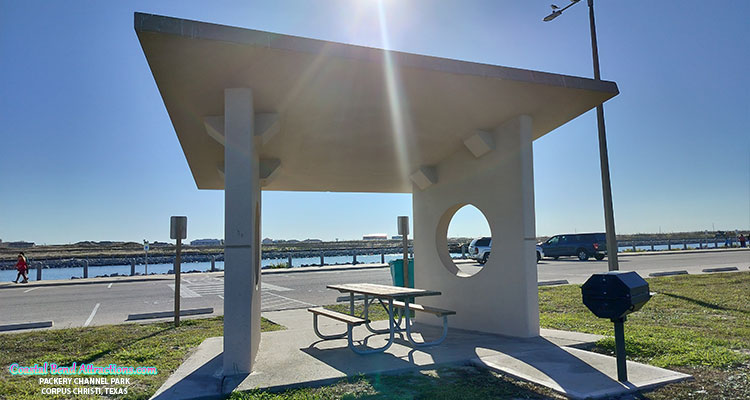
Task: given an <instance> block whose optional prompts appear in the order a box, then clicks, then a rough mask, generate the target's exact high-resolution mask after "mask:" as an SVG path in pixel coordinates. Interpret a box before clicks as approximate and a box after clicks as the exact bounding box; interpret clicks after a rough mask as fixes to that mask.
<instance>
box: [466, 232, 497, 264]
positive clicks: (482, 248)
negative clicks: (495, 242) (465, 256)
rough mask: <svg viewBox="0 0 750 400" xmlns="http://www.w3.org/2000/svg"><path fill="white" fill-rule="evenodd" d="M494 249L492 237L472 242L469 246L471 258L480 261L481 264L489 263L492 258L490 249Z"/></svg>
mask: <svg viewBox="0 0 750 400" xmlns="http://www.w3.org/2000/svg"><path fill="white" fill-rule="evenodd" d="M491 248H492V238H491V237H481V238H477V239H474V240H472V241H471V243H470V244H469V258H471V259H474V260H476V261H478V262H479V263H480V264H484V263H486V262H487V259H488V258H489V257H490V249H491Z"/></svg>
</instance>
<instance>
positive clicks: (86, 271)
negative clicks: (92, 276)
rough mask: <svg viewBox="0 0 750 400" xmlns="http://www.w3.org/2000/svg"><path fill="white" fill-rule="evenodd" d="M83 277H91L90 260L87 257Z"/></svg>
mask: <svg viewBox="0 0 750 400" xmlns="http://www.w3.org/2000/svg"><path fill="white" fill-rule="evenodd" d="M83 277H84V278H88V277H89V260H88V259H86V261H85V262H84V263H83Z"/></svg>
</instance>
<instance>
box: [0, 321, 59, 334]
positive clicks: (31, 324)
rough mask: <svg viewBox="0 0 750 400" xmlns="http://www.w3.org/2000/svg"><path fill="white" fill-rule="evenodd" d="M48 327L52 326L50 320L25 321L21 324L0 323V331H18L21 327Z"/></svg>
mask: <svg viewBox="0 0 750 400" xmlns="http://www.w3.org/2000/svg"><path fill="white" fill-rule="evenodd" d="M50 327H52V321H44V322H26V323H23V324H9V325H0V332H8V331H20V330H23V329H37V328H50Z"/></svg>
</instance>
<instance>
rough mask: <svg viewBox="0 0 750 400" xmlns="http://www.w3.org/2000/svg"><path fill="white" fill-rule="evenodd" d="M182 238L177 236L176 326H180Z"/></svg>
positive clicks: (175, 270) (175, 268) (175, 278)
mask: <svg viewBox="0 0 750 400" xmlns="http://www.w3.org/2000/svg"><path fill="white" fill-rule="evenodd" d="M181 255H182V239H180V238H179V237H178V238H177V257H176V258H175V259H174V326H175V328H176V327H178V326H180V256H181Z"/></svg>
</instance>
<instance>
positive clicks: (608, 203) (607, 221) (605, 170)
mask: <svg viewBox="0 0 750 400" xmlns="http://www.w3.org/2000/svg"><path fill="white" fill-rule="evenodd" d="M589 23H590V26H591V53H592V58H593V59H594V79H595V80H597V81H599V80H601V74H600V72H599V49H598V47H597V44H596V24H595V22H594V0H589ZM596 123H597V126H598V127H599V164H600V166H601V173H602V196H603V198H604V225H605V228H606V232H607V262H608V266H609V270H610V271H617V270H619V269H620V266H619V263H618V261H617V234H616V233H615V211H614V208H613V206H612V184H611V183H610V179H609V155H608V154H607V133H606V130H605V128H604V106H603V105H601V104H600V105H598V106H596Z"/></svg>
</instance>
